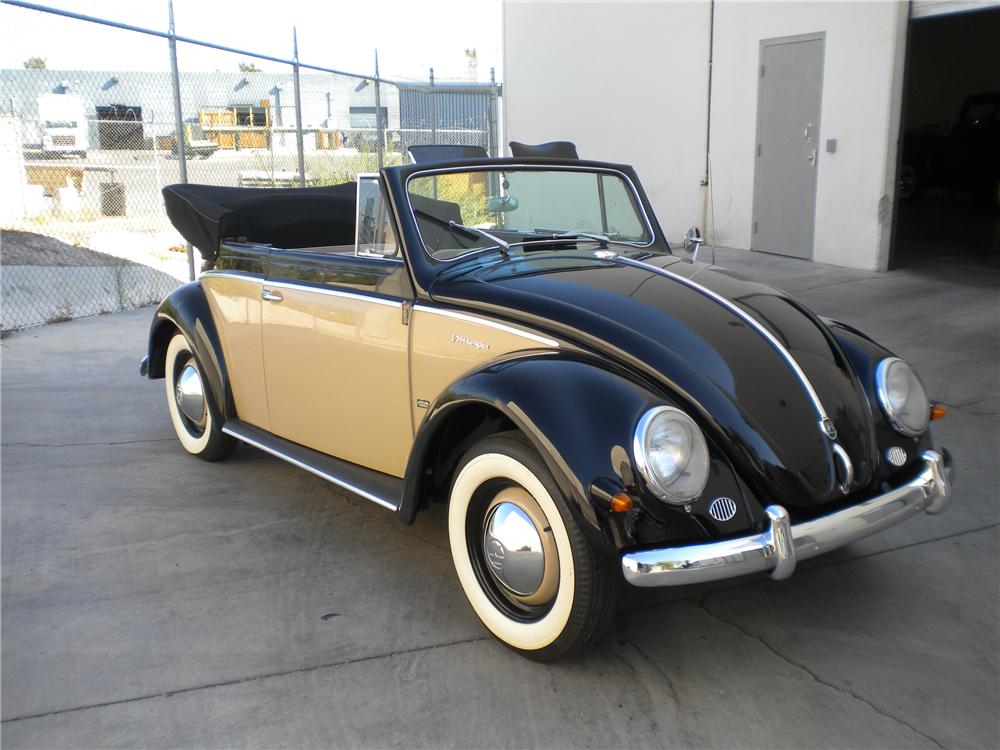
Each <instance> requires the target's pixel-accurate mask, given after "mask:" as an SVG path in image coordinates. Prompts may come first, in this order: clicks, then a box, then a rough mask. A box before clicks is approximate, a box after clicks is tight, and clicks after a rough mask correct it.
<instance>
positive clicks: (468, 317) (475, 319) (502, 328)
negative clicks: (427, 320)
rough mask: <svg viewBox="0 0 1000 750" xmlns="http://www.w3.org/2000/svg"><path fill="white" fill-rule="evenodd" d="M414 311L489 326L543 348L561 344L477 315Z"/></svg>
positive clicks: (420, 307)
mask: <svg viewBox="0 0 1000 750" xmlns="http://www.w3.org/2000/svg"><path fill="white" fill-rule="evenodd" d="M413 309H414V311H417V310H419V311H420V312H427V313H433V314H434V315H444V316H445V317H448V318H455V319H457V320H464V321H466V322H468V323H478V324H479V325H483V326H487V327H488V328H495V329H497V330H498V331H503V332H504V333H510V334H513V335H515V336H522V337H524V338H526V339H530V340H531V341H534V342H536V343H539V344H542V345H543V346H553V347H558V346H559V342H558V341H556V340H555V339H550V338H546V337H545V336H540V335H539V334H537V333H531V332H530V331H522V330H520V329H518V328H514V327H513V326H509V325H506V324H504V323H498V322H497V321H495V320H490V319H489V318H480V317H477V316H475V315H468V314H466V313H461V312H456V311H455V310H443V309H441V308H438V307H429V306H428V305H420V304H417V305H414V306H413Z"/></svg>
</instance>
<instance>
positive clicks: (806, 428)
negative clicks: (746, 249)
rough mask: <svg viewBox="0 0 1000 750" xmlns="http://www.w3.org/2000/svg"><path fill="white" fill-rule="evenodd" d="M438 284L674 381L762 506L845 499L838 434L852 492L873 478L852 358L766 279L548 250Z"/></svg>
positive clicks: (457, 298)
mask: <svg viewBox="0 0 1000 750" xmlns="http://www.w3.org/2000/svg"><path fill="white" fill-rule="evenodd" d="M676 276H681V277H684V279H686V280H687V281H688V283H685V281H684V280H683V279H678V278H676ZM713 293H714V294H713ZM431 295H432V297H434V298H435V299H436V300H438V301H441V302H448V303H453V304H461V305H463V306H469V307H477V308H480V309H483V310H486V311H488V312H490V313H491V314H494V315H498V316H501V317H506V318H509V319H511V320H521V321H523V322H525V323H528V324H530V325H532V326H534V327H535V328H543V329H547V330H549V331H551V332H552V333H554V334H557V335H559V336H562V337H563V338H566V339H568V340H571V341H575V342H577V343H579V344H580V345H582V346H584V347H586V348H588V349H591V350H596V351H599V352H601V353H602V354H604V355H605V356H609V357H611V358H614V359H615V360H617V361H618V362H620V363H621V364H624V365H626V366H627V367H630V368H631V369H638V370H640V371H642V372H643V373H644V374H645V375H646V377H651V378H655V379H658V380H660V381H661V382H665V384H666V385H667V386H668V387H669V388H670V389H671V390H672V391H673V393H674V394H675V395H676V397H677V398H678V399H680V400H681V401H682V402H686V404H687V406H689V407H691V409H692V411H691V413H692V415H693V416H697V415H698V414H699V413H700V415H701V418H702V423H703V425H704V426H705V427H706V429H707V431H708V432H709V433H710V434H714V435H715V436H716V439H717V442H718V443H719V444H720V446H721V447H722V449H723V450H724V451H725V452H726V453H727V454H728V455H729V457H730V459H731V460H732V461H733V462H734V464H735V465H736V466H737V468H738V469H740V474H741V475H742V476H743V477H744V478H745V479H746V481H747V482H748V483H749V484H750V485H751V488H752V489H753V490H754V491H755V493H756V494H757V497H758V499H759V500H760V501H761V502H762V503H763V504H765V505H766V504H769V503H772V502H777V503H781V504H782V505H786V506H790V507H791V508H795V507H799V508H806V507H808V506H815V505H818V504H823V503H828V502H836V501H838V500H842V499H844V498H845V493H844V492H843V490H842V489H841V487H840V481H839V480H838V475H839V476H840V477H841V478H842V477H843V470H842V469H841V468H840V467H839V466H838V460H837V459H836V458H835V456H834V451H833V446H834V442H836V443H838V444H839V445H840V446H841V447H842V448H843V449H844V450H845V451H846V452H847V455H848V456H849V457H850V460H851V462H852V464H853V469H854V483H853V485H852V487H851V489H850V490H849V494H850V495H854V494H855V492H857V491H859V490H864V489H867V488H868V487H867V485H868V484H869V483H871V482H872V481H873V477H874V469H875V465H876V460H877V449H876V442H875V431H874V425H873V419H872V414H871V411H870V407H869V404H868V400H867V398H866V397H865V395H864V392H863V391H862V389H861V387H860V385H859V383H858V381H857V378H856V376H855V375H854V373H853V370H852V369H851V366H850V364H849V363H848V361H847V358H846V357H845V356H844V353H843V352H842V351H841V350H840V348H839V346H838V345H837V343H836V341H835V339H834V338H833V337H832V335H830V333H829V332H828V331H827V330H826V329H825V327H824V326H823V325H822V323H821V322H820V321H819V320H818V319H817V318H816V317H815V316H814V315H812V314H811V313H809V312H808V311H807V310H805V309H804V308H803V307H802V306H801V305H800V304H799V303H797V302H796V301H795V300H793V299H791V298H789V297H788V296H786V295H784V294H782V293H781V292H779V291H777V290H775V289H773V288H771V287H768V286H766V285H764V284H759V283H756V282H751V281H748V280H745V279H742V278H740V277H738V276H736V275H734V274H731V273H729V272H727V271H724V270H723V269H720V268H717V267H710V266H706V265H704V264H699V263H695V264H691V263H686V262H684V261H681V260H680V259H678V258H676V257H674V256H668V255H662V256H661V255H657V256H650V257H649V258H646V259H644V260H643V261H642V262H637V261H632V260H629V259H627V258H615V259H610V260H598V259H596V258H594V257H593V256H583V255H580V254H576V253H574V254H573V255H569V254H568V253H553V254H546V255H538V256H535V257H532V256H529V257H528V258H525V259H518V260H512V261H508V262H504V263H499V264H493V265H490V266H486V267H481V268H479V269H470V271H469V272H468V273H465V274H460V275H451V278H450V279H445V278H439V280H438V281H436V282H435V284H434V285H433V286H432V287H431ZM732 305H735V306H736V308H737V309H736V310H733V309H732V307H731V306H732ZM748 317H749V318H750V320H748V319H747V318H748ZM768 334H770V336H768ZM789 355H790V357H789ZM789 360H790V361H789ZM824 413H825V415H826V416H828V417H829V419H830V420H831V421H832V422H833V425H834V427H835V428H836V432H837V437H836V440H835V441H834V440H831V438H830V437H829V436H828V435H827V434H825V433H824V431H823V429H822V426H821V423H820V420H821V417H822V416H823V415H824Z"/></svg>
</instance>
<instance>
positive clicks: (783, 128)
mask: <svg viewBox="0 0 1000 750" xmlns="http://www.w3.org/2000/svg"><path fill="white" fill-rule="evenodd" d="M824 36H825V34H822V33H820V34H807V35H804V36H794V37H783V38H781V39H765V40H764V41H762V42H761V43H760V63H761V64H760V71H759V72H760V78H759V80H760V90H759V94H758V99H757V169H756V178H755V180H754V200H753V206H754V209H753V234H752V238H751V241H750V247H751V249H753V250H761V251H763V252H768V253H779V254H780V255H792V256H795V257H796V258H812V254H813V225H814V222H815V218H816V169H817V161H818V159H819V147H818V141H819V114H820V97H821V95H822V90H823V41H824Z"/></svg>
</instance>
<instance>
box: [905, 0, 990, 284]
mask: <svg viewBox="0 0 1000 750" xmlns="http://www.w3.org/2000/svg"><path fill="white" fill-rule="evenodd" d="M914 15H915V16H916V14H914ZM998 39H1000V8H996V7H992V8H989V9H980V10H968V11H965V12H960V13H945V14H943V15H929V16H926V17H914V18H913V19H912V20H911V21H910V28H909V36H908V43H907V60H906V74H905V83H904V94H903V107H902V110H903V111H902V123H901V128H900V132H901V143H902V151H901V157H900V164H899V185H898V188H897V206H898V211H897V215H896V227H895V234H894V240H893V250H892V258H891V265H892V267H894V268H900V267H908V266H914V265H926V264H928V263H942V262H943V263H951V264H960V265H963V266H970V267H982V268H987V269H991V270H995V269H1000V47H998V46H997V43H996V42H997V40H998Z"/></svg>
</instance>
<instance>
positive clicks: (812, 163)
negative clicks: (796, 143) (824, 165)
mask: <svg viewBox="0 0 1000 750" xmlns="http://www.w3.org/2000/svg"><path fill="white" fill-rule="evenodd" d="M807 161H808V162H809V165H810V166H813V167H815V166H816V149H813V150H812V151H810V152H809V157H808V159H807Z"/></svg>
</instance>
